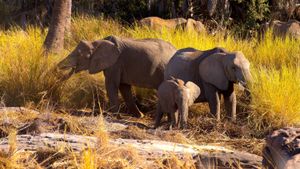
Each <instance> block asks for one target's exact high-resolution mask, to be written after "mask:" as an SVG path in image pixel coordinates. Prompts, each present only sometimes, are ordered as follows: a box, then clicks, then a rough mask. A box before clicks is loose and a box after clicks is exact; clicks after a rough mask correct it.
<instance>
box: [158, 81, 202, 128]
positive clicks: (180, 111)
mask: <svg viewBox="0 0 300 169" xmlns="http://www.w3.org/2000/svg"><path fill="white" fill-rule="evenodd" d="M199 95H200V88H199V87H198V86H197V85H196V84H195V83H193V82H190V81H189V82H187V83H186V84H184V82H183V81H182V80H180V79H175V78H172V79H171V80H166V81H164V82H163V83H162V84H161V85H160V86H159V88H158V104H157V112H156V120H155V128H157V127H158V126H159V125H160V121H161V118H162V116H163V112H165V113H168V121H169V122H170V129H171V128H172V127H175V126H176V127H180V128H185V127H186V124H187V117H188V107H189V106H191V105H192V104H193V103H194V101H195V100H196V98H197V97H198V96H199ZM178 116H179V119H180V120H178ZM179 122H180V123H179Z"/></svg>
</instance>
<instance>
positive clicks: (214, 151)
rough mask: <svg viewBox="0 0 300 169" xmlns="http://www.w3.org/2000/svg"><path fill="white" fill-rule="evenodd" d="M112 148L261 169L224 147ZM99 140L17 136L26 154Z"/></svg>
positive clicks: (4, 146) (130, 143) (123, 143)
mask: <svg viewBox="0 0 300 169" xmlns="http://www.w3.org/2000/svg"><path fill="white" fill-rule="evenodd" d="M109 143H110V144H109V145H114V146H118V147H132V148H134V149H136V150H137V152H138V153H139V154H140V155H142V156H145V157H146V158H147V159H149V160H150V161H151V160H154V159H157V158H168V157H170V156H171V155H176V156H178V157H183V156H185V155H191V156H192V157H193V158H194V159H195V161H197V162H196V165H197V167H198V168H203V167H204V168H205V167H207V166H209V165H214V166H218V167H225V168H226V167H234V168H238V167H242V168H259V167H260V163H261V157H259V156H256V155H253V154H249V153H246V152H239V151H234V150H229V149H227V148H225V147H222V146H210V145H188V144H178V143H172V142H166V141H159V140H133V139H112V140H110V142H109ZM96 146H97V138H96V137H89V136H80V135H69V134H58V133H42V134H40V135H37V136H31V135H18V136H17V149H18V150H26V151H37V150H40V149H49V148H53V149H60V148H62V147H65V148H70V149H72V150H73V151H74V152H80V151H82V150H84V149H86V148H92V149H93V148H96ZM0 150H1V151H5V152H8V151H9V145H8V140H7V138H3V139H1V140H0Z"/></svg>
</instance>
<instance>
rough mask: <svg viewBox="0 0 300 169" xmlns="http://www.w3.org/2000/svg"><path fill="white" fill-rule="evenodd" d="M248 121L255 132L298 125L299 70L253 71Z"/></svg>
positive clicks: (299, 122) (299, 111)
mask: <svg viewBox="0 0 300 169" xmlns="http://www.w3.org/2000/svg"><path fill="white" fill-rule="evenodd" d="M253 72H254V73H253V78H254V83H253V84H252V86H251V91H252V103H251V105H250V107H251V108H252V113H251V115H250V116H249V117H250V122H251V124H252V125H254V127H255V128H256V129H258V130H262V129H265V128H272V127H283V126H287V125H297V124H298V125H299V124H300V104H299V99H300V69H299V68H289V67H287V66H284V65H283V66H282V67H281V68H280V69H279V70H277V69H275V68H268V69H266V68H263V67H258V68H255V69H254V71H253Z"/></svg>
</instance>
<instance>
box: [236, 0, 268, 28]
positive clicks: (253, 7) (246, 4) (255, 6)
mask: <svg viewBox="0 0 300 169" xmlns="http://www.w3.org/2000/svg"><path fill="white" fill-rule="evenodd" d="M232 1H233V2H236V3H237V5H239V6H241V7H242V8H243V9H242V11H243V12H246V15H240V16H245V17H244V18H242V20H241V22H243V23H244V24H245V26H246V29H257V28H258V26H259V24H260V23H261V22H262V21H264V20H266V19H267V18H268V16H269V12H270V9H269V4H268V0H232ZM237 16H238V17H239V15H238V14H237Z"/></svg>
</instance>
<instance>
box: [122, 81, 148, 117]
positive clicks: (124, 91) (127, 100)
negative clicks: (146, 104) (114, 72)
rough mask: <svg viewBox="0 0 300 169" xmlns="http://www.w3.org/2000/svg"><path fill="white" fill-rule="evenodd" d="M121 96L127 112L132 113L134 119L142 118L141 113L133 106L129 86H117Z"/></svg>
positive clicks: (133, 101) (133, 102)
mask: <svg viewBox="0 0 300 169" xmlns="http://www.w3.org/2000/svg"><path fill="white" fill-rule="evenodd" d="M119 89H120V92H121V95H122V97H123V99H124V101H125V103H126V106H127V108H128V110H129V111H130V112H131V113H133V115H134V116H135V117H138V118H141V117H143V116H144V115H143V113H142V112H141V111H140V110H139V108H138V107H137V105H136V104H135V100H134V98H133V95H132V89H131V86H130V85H128V84H120V86H119Z"/></svg>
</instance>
